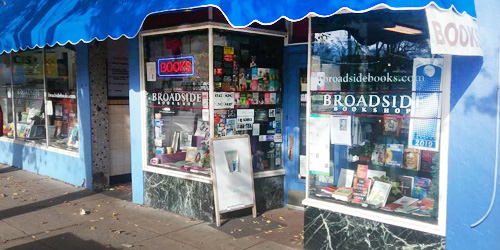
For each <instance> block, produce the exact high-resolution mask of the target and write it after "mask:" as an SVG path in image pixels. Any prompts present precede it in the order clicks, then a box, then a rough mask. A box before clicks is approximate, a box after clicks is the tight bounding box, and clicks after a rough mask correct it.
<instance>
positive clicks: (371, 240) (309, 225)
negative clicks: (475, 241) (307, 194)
mask: <svg viewBox="0 0 500 250" xmlns="http://www.w3.org/2000/svg"><path fill="white" fill-rule="evenodd" d="M304 216H305V218H304V247H305V249H310V250H319V249H325V250H326V249H383V250H387V249H419V250H420V249H422V250H423V249H429V250H430V249H432V250H435V249H444V248H445V243H444V242H445V239H444V237H441V236H437V235H433V234H428V233H423V232H420V231H416V230H411V229H407V228H402V227H397V226H393V225H388V224H384V223H380V222H376V221H371V220H367V219H363V218H359V217H354V216H349V215H344V214H340V213H334V212H330V211H326V210H321V209H318V208H315V207H306V210H305V213H304Z"/></svg>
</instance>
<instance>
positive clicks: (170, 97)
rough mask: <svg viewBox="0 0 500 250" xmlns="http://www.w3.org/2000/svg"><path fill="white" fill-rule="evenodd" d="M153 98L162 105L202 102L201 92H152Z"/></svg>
mask: <svg viewBox="0 0 500 250" xmlns="http://www.w3.org/2000/svg"><path fill="white" fill-rule="evenodd" d="M151 100H152V101H153V102H155V103H157V104H160V105H192V104H196V103H200V102H201V93H179V92H171V93H151Z"/></svg>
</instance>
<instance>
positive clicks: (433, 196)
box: [308, 10, 443, 223]
mask: <svg viewBox="0 0 500 250" xmlns="http://www.w3.org/2000/svg"><path fill="white" fill-rule="evenodd" d="M312 32H313V34H312V38H311V39H312V44H311V65H310V70H311V72H310V74H311V77H310V87H311V96H310V98H311V100H310V101H311V115H310V117H309V134H308V136H309V144H308V150H309V171H310V172H309V190H310V194H309V198H314V199H321V200H324V201H327V202H333V203H341V204H344V205H346V206H347V207H346V209H349V207H359V208H364V209H369V210H375V211H379V212H380V213H388V214H390V215H397V216H404V217H410V218H413V219H415V220H421V221H425V222H430V223H436V222H437V219H438V202H439V200H438V198H439V168H440V164H439V148H440V138H439V134H440V122H441V105H440V101H441V90H442V88H441V85H442V76H443V57H442V56H440V55H432V54H431V52H430V47H429V41H428V37H429V35H428V33H427V24H426V19H425V12H423V11H414V12H411V11H408V12H395V11H389V10H378V11H372V12H369V13H364V14H345V15H344V14H343V15H336V16H333V17H330V18H314V19H313V21H312Z"/></svg>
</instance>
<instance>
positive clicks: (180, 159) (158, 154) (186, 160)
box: [150, 113, 211, 175]
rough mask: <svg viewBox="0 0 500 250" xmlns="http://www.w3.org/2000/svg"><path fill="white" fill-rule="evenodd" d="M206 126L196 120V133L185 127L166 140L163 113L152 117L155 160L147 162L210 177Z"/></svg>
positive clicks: (172, 133) (206, 124) (206, 123)
mask: <svg viewBox="0 0 500 250" xmlns="http://www.w3.org/2000/svg"><path fill="white" fill-rule="evenodd" d="M208 127H209V125H208V122H204V121H201V120H198V121H197V126H196V131H195V133H193V132H192V131H189V128H187V127H185V128H184V130H182V131H172V132H171V133H170V137H169V138H170V139H168V138H167V131H166V129H165V120H164V117H163V115H162V113H156V114H154V122H153V133H154V142H153V143H154V145H153V146H154V157H152V158H151V159H150V164H151V165H156V166H162V167H166V168H170V169H176V170H179V171H182V172H190V173H196V174H202V175H210V174H211V172H210V171H211V170H210V155H209V149H208V137H209V136H208V133H209V132H208ZM193 144H195V146H193Z"/></svg>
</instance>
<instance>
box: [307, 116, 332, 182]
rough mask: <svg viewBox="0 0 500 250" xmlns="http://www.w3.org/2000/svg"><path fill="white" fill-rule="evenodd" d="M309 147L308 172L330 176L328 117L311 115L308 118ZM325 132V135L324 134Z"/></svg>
mask: <svg viewBox="0 0 500 250" xmlns="http://www.w3.org/2000/svg"><path fill="white" fill-rule="evenodd" d="M309 126H310V130H309V131H310V132H309V136H310V142H311V143H310V145H309V148H308V152H309V164H308V166H309V172H311V173H312V174H319V175H326V176H329V175H330V135H329V132H330V116H329V115H311V117H310V118H309ZM325 131H327V132H326V134H325Z"/></svg>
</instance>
